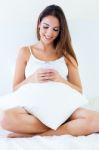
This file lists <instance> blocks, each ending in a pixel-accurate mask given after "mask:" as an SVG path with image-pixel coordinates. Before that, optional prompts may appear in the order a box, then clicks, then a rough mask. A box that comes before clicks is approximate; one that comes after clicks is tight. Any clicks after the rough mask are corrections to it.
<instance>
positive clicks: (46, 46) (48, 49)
mask: <svg viewBox="0 0 99 150" xmlns="http://www.w3.org/2000/svg"><path fill="white" fill-rule="evenodd" d="M38 47H39V48H40V49H41V50H42V51H44V52H51V51H56V50H55V48H54V46H53V44H44V43H43V42H42V41H39V42H38Z"/></svg>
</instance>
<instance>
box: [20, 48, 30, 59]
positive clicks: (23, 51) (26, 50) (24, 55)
mask: <svg viewBox="0 0 99 150" xmlns="http://www.w3.org/2000/svg"><path fill="white" fill-rule="evenodd" d="M18 57H19V58H21V59H23V60H24V61H26V62H27V61H28V59H29V57H30V50H29V47H28V46H24V47H21V48H20V50H19V55H18Z"/></svg>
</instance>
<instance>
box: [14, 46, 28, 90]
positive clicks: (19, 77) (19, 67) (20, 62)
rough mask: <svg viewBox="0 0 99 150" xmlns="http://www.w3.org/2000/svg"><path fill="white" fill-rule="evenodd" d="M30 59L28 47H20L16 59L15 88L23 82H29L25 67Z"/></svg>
mask: <svg viewBox="0 0 99 150" xmlns="http://www.w3.org/2000/svg"><path fill="white" fill-rule="evenodd" d="M28 59H29V50H28V48H27V47H23V48H21V49H20V51H19V54H18V56H17V60H16V66H15V73H14V79H13V90H17V89H18V88H19V87H21V86H22V85H23V84H26V83H27V80H26V78H25V67H26V64H27V61H28Z"/></svg>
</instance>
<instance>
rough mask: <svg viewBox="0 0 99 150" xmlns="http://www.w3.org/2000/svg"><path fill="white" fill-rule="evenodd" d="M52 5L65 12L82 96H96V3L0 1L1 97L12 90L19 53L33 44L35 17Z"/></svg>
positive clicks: (98, 27)
mask: <svg viewBox="0 0 99 150" xmlns="http://www.w3.org/2000/svg"><path fill="white" fill-rule="evenodd" d="M53 3H55V4H58V5H60V6H61V7H62V8H63V9H64V11H65V14H66V17H67V19H68V24H69V29H70V32H71V37H72V41H73V45H74V49H75V52H76V54H77V57H78V60H79V69H80V74H81V79H82V83H83V88H84V93H85V94H86V95H87V97H96V96H97V95H99V93H98V89H99V77H98V76H99V69H98V67H97V66H98V64H99V60H98V56H99V51H98V49H99V44H98V40H99V1H98V0H75V1H74V0H60V2H57V0H50V1H49V0H41V1H40V0H36V1H34V0H9V1H8V0H0V95H4V94H7V93H9V92H10V91H11V85H12V77H13V71H14V66H15V59H16V55H17V53H18V50H19V48H20V47H22V46H24V45H28V44H32V43H33V42H35V41H36V38H35V26H36V20H37V17H38V15H39V13H40V12H41V10H42V9H43V8H45V6H47V5H49V4H53Z"/></svg>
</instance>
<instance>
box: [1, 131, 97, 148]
mask: <svg viewBox="0 0 99 150" xmlns="http://www.w3.org/2000/svg"><path fill="white" fill-rule="evenodd" d="M4 134H6V131H4V130H0V135H4ZM0 150H99V134H91V135H88V136H79V137H74V136H71V135H62V136H44V137H41V136H34V137H31V138H12V139H11V138H4V137H2V136H1V137H0Z"/></svg>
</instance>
